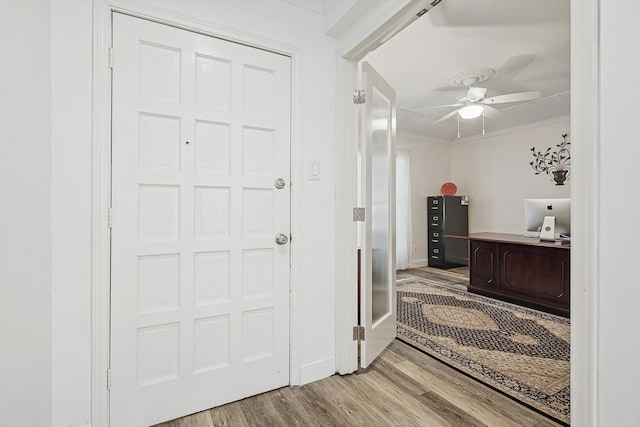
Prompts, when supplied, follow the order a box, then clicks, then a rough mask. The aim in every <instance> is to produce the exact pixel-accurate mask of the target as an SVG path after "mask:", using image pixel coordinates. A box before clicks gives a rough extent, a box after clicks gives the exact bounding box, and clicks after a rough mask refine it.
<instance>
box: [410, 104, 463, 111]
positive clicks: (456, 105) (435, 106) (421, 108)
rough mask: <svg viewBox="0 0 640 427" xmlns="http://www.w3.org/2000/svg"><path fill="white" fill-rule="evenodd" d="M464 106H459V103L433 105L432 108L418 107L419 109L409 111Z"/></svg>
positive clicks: (460, 105)
mask: <svg viewBox="0 0 640 427" xmlns="http://www.w3.org/2000/svg"><path fill="white" fill-rule="evenodd" d="M463 105H464V104H460V103H456V104H447V105H434V106H433V107H420V108H414V109H413V110H411V111H424V110H431V109H432V108H444V107H449V108H451V107H462V106H463Z"/></svg>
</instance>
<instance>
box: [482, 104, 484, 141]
mask: <svg viewBox="0 0 640 427" xmlns="http://www.w3.org/2000/svg"><path fill="white" fill-rule="evenodd" d="M482 136H484V110H482Z"/></svg>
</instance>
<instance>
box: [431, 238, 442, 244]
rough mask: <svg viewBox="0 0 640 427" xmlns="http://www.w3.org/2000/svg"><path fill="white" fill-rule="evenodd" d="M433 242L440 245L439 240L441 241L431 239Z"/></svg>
mask: <svg viewBox="0 0 640 427" xmlns="http://www.w3.org/2000/svg"><path fill="white" fill-rule="evenodd" d="M431 241H432V242H433V243H439V242H440V240H439V239H431Z"/></svg>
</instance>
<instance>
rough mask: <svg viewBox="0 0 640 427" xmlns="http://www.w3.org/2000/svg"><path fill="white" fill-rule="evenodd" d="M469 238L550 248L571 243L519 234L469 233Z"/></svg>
mask: <svg viewBox="0 0 640 427" xmlns="http://www.w3.org/2000/svg"><path fill="white" fill-rule="evenodd" d="M469 240H484V241H487V242H502V243H513V244H516V245H530V246H545V247H552V248H561V249H571V244H570V243H569V242H566V241H561V242H552V241H540V239H538V238H531V237H524V236H522V235H521V234H505V233H471V234H469Z"/></svg>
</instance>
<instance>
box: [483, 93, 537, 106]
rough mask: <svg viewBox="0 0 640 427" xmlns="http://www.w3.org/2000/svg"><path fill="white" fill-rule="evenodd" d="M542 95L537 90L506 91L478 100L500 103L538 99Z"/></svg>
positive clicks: (485, 102)
mask: <svg viewBox="0 0 640 427" xmlns="http://www.w3.org/2000/svg"><path fill="white" fill-rule="evenodd" d="M541 96H542V93H540V91H539V90H534V91H531V92H519V93H508V94H506V95H498V96H494V97H492V98H485V99H483V100H481V101H479V102H480V103H481V104H502V103H504V102H521V101H531V100H532V99H538V98H540V97H541Z"/></svg>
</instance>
